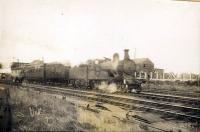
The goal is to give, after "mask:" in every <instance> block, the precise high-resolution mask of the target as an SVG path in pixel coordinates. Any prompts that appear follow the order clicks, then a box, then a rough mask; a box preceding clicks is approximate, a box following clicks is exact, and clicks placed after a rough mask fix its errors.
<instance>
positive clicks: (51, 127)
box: [10, 88, 199, 132]
mask: <svg viewBox="0 0 200 132" xmlns="http://www.w3.org/2000/svg"><path fill="white" fill-rule="evenodd" d="M10 97H11V99H10V104H11V106H12V113H13V129H12V130H13V131H32V130H34V131H99V132H102V131H120V132H121V131H125V132H127V131H134V132H138V131H142V132H143V131H158V130H157V129H154V128H151V127H149V126H153V127H157V128H161V129H165V130H173V131H194V132H195V131H196V132H197V131H198V130H199V128H197V127H193V126H192V124H189V123H183V122H180V121H179V122H178V121H175V120H166V119H164V118H163V117H162V116H160V115H156V114H152V113H149V112H141V111H137V110H134V111H129V112H128V110H125V109H122V108H120V107H117V106H113V105H109V104H101V103H98V102H90V101H83V100H80V99H77V98H72V97H66V96H61V95H55V94H48V93H45V92H39V91H34V90H32V89H22V88H20V89H19V88H10ZM127 113H128V115H129V116H128V117H127ZM131 115H132V116H131ZM133 117H134V118H133ZM135 117H137V118H135ZM138 119H140V120H141V119H142V122H143V123H141V122H139V121H138ZM144 122H145V123H144ZM148 123H151V124H148Z"/></svg>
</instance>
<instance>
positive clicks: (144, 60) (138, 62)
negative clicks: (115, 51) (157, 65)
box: [133, 58, 153, 64]
mask: <svg viewBox="0 0 200 132" xmlns="http://www.w3.org/2000/svg"><path fill="white" fill-rule="evenodd" d="M133 61H134V62H135V63H136V64H142V63H144V62H150V63H152V64H153V62H152V61H151V60H150V59H149V58H136V59H133Z"/></svg>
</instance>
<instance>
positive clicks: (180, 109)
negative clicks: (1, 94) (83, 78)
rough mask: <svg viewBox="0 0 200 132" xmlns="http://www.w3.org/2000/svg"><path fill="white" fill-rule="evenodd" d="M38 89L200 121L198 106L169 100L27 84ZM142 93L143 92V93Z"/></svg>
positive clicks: (175, 117)
mask: <svg viewBox="0 0 200 132" xmlns="http://www.w3.org/2000/svg"><path fill="white" fill-rule="evenodd" d="M26 87H30V88H33V89H36V90H39V91H44V92H46V91H49V92H52V93H56V94H58V93H59V94H63V95H68V96H75V97H79V98H81V99H87V100H93V101H99V102H104V103H109V104H113V105H117V106H120V107H123V108H125V109H127V110H131V109H137V110H142V111H152V112H156V113H161V114H164V115H165V118H166V117H169V118H172V117H173V118H174V119H180V120H184V121H190V122H197V123H199V121H200V108H198V107H197V108H196V107H189V106H185V105H177V104H173V103H171V102H162V101H153V100H148V99H138V98H135V97H133V96H125V95H116V94H105V93H99V92H93V91H81V90H74V89H67V88H61V87H52V86H43V85H32V84H31V85H27V86H26ZM143 94H144V93H143Z"/></svg>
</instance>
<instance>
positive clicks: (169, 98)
mask: <svg viewBox="0 0 200 132" xmlns="http://www.w3.org/2000/svg"><path fill="white" fill-rule="evenodd" d="M128 95H131V94H128ZM134 96H135V97H142V98H146V99H152V100H158V101H166V102H174V103H181V104H183V105H186V106H193V107H196V108H200V99H199V98H192V97H184V96H177V95H169V94H160V93H151V92H141V93H140V94H134Z"/></svg>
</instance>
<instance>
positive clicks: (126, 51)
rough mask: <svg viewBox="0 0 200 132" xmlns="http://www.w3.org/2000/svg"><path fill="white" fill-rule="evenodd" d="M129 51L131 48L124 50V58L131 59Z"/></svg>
mask: <svg viewBox="0 0 200 132" xmlns="http://www.w3.org/2000/svg"><path fill="white" fill-rule="evenodd" d="M128 52H129V49H125V50H124V60H130V57H129V54H128Z"/></svg>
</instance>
